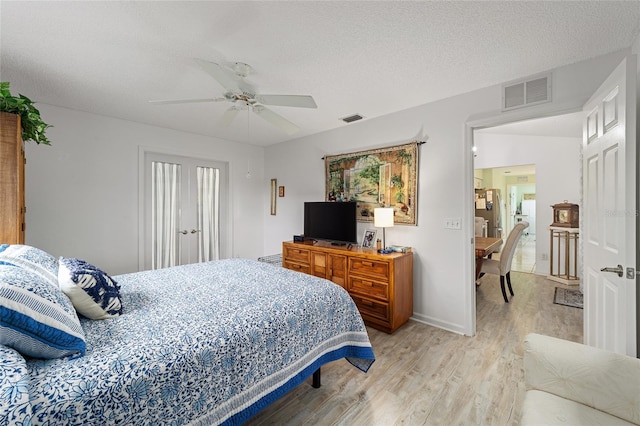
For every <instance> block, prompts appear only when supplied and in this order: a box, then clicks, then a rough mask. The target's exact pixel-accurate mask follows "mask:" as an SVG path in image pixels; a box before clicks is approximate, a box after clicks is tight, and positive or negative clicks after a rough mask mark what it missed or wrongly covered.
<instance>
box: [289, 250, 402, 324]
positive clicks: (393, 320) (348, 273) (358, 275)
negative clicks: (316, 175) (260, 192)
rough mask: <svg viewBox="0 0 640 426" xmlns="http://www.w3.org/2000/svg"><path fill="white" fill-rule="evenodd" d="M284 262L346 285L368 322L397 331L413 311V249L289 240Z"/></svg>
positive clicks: (297, 268) (291, 266)
mask: <svg viewBox="0 0 640 426" xmlns="http://www.w3.org/2000/svg"><path fill="white" fill-rule="evenodd" d="M282 264H283V265H282V266H284V267H285V268H288V269H292V270H294V271H299V272H304V273H306V274H310V275H315V276H318V277H321V278H326V279H328V280H331V281H333V282H334V283H336V284H338V285H340V286H342V287H344V289H345V290H347V291H348V292H349V294H350V295H351V297H352V298H353V300H354V302H355V303H356V305H357V306H358V310H359V311H360V314H361V315H362V318H363V319H364V322H365V324H367V325H369V326H371V327H373V328H376V329H378V330H382V331H385V332H387V333H393V332H394V331H395V330H397V329H398V327H400V326H401V325H402V324H404V323H405V322H407V321H408V320H409V318H410V317H411V315H413V253H391V254H378V253H377V252H376V251H375V250H372V249H365V248H361V247H357V246H353V247H351V248H347V246H334V245H331V244H330V243H328V242H323V241H319V242H316V243H315V244H311V243H294V242H289V241H286V242H283V243H282Z"/></svg>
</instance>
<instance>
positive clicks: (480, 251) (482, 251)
mask: <svg viewBox="0 0 640 426" xmlns="http://www.w3.org/2000/svg"><path fill="white" fill-rule="evenodd" d="M501 246H502V238H494V237H475V247H476V280H477V279H478V278H480V271H481V270H482V262H484V259H485V258H486V257H487V256H489V255H490V254H491V253H495V252H496V251H497V250H498V249H500V247H501Z"/></svg>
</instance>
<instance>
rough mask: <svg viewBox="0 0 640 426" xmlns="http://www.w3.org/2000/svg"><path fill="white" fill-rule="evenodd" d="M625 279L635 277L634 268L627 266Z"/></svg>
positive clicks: (633, 278)
mask: <svg viewBox="0 0 640 426" xmlns="http://www.w3.org/2000/svg"><path fill="white" fill-rule="evenodd" d="M627 279H628V280H635V279H636V270H635V269H634V268H627Z"/></svg>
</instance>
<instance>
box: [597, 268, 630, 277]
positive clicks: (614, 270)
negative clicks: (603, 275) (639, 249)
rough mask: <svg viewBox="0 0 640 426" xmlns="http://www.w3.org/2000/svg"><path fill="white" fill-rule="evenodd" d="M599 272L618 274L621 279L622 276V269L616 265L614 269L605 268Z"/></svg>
mask: <svg viewBox="0 0 640 426" xmlns="http://www.w3.org/2000/svg"><path fill="white" fill-rule="evenodd" d="M600 271H601V272H613V273H614V274H618V276H619V277H621V276H622V275H623V274H624V269H623V268H622V265H618V266H617V267H616V268H609V267H605V268H602V269H600Z"/></svg>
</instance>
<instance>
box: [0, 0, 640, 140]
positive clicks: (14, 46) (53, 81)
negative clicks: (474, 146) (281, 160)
mask: <svg viewBox="0 0 640 426" xmlns="http://www.w3.org/2000/svg"><path fill="white" fill-rule="evenodd" d="M639 29H640V3H639V2H638V1H606V2H605V1H594V2H592V1H576V2H571V1H562V2H560V1H552V2H547V1H544V2H542V1H532V2H530V1H499V2H494V1H477V2H468V1H463V2H457V1H424V2H407V1H397V2H395V1H386V2H385V1H380V2H369V1H365V2H358V1H329V2H315V1H297V2H284V1H270V2H267V1H264V2H263V1H230V2H223V1H194V2H171V1H166V2H165V1H146V2H145V1H126V2H124V1H123V2H115V1H106V2H101V1H84V2H76V1H69V2H67V1H43V2H37V1H7V0H1V1H0V36H1V38H0V49H1V50H0V59H1V61H0V79H1V80H2V81H9V82H11V87H12V92H14V94H15V92H20V93H23V94H24V95H26V96H28V97H30V98H32V99H33V100H34V101H36V102H40V103H46V104H52V105H59V106H63V107H68V108H72V109H77V110H82V111H88V112H92V113H96V114H103V115H107V116H112V117H118V118H123V119H127V120H132V121H137V122H142V123H148V124H152V125H157V126H163V127H168V128H173V129H178V130H183V131H187V132H193V133H198V134H202V135H210V136H214V137H219V138H224V139H229V140H234V141H240V142H247V141H248V142H250V143H252V144H256V145H265V146H266V145H270V144H274V143H278V142H282V141H285V140H289V139H292V138H297V137H301V136H305V135H309V134H313V133H318V132H322V131H326V130H329V129H332V128H336V127H339V126H346V125H348V124H345V123H343V122H341V121H339V118H341V117H345V116H348V115H351V114H354V113H359V114H362V115H364V116H365V117H366V118H373V117H377V116H381V115H385V114H389V113H392V112H395V111H399V110H403V109H407V108H411V107H414V106H417V105H422V104H425V103H428V102H432V101H434V100H437V99H442V98H446V97H449V96H453V95H456V94H460V93H465V92H469V91H471V90H475V89H478V88H481V87H487V86H491V85H494V84H500V83H503V82H506V81H510V80H513V79H516V78H521V77H525V76H528V75H531V74H535V73H538V72H541V71H545V70H548V69H552V68H555V67H558V66H562V65H565V64H569V63H573V62H577V61H580V60H583V59H587V58H590V57H594V56H597V55H601V54H605V53H609V52H612V51H616V50H619V49H623V48H627V47H629V46H630V45H631V43H632V42H633V40H634V39H635V37H636V36H637V34H638V31H639ZM194 58H200V59H204V60H208V61H213V62H218V61H232V62H235V61H240V62H246V63H248V64H250V65H251V66H252V67H253V68H254V70H255V73H253V74H252V75H250V76H249V78H248V79H249V80H250V81H251V82H252V83H254V84H255V85H256V86H257V88H258V89H259V92H260V93H263V94H305V95H312V96H313V97H314V99H315V101H316V103H317V104H318V108H317V109H306V108H290V107H272V109H273V110H274V111H275V112H277V113H278V114H281V115H282V116H284V117H286V118H287V119H289V120H291V121H293V122H294V123H296V124H297V125H298V126H299V127H300V128H301V130H300V131H299V132H298V133H296V134H294V135H292V136H289V135H287V134H285V133H283V132H282V131H280V130H278V129H277V128H275V127H273V126H272V125H270V124H269V123H267V122H265V121H263V120H262V119H261V118H259V117H258V116H256V115H249V114H248V113H243V114H242V115H240V116H238V117H237V118H236V120H235V121H234V123H233V124H232V125H231V126H230V127H221V126H219V125H218V124H217V123H216V120H217V119H218V118H219V117H220V116H221V115H222V114H223V112H224V111H225V110H226V109H227V108H229V106H230V104H229V103H227V102H219V103H208V104H204V103H201V104H188V105H151V104H149V103H148V101H149V100H152V99H187V98H209V97H211V98H216V97H219V96H221V95H222V92H223V90H222V87H221V86H219V84H218V83H217V82H216V81H215V80H213V78H211V76H209V75H208V74H206V73H205V72H204V71H203V70H202V69H201V68H200V67H199V66H198V65H197V64H196V63H195V61H194V60H193V59H194ZM44 119H45V121H46V116H45V117H44ZM248 120H249V121H248ZM351 125H355V124H351ZM248 128H250V129H251V131H250V134H249V132H248ZM54 142H55V141H54Z"/></svg>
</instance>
